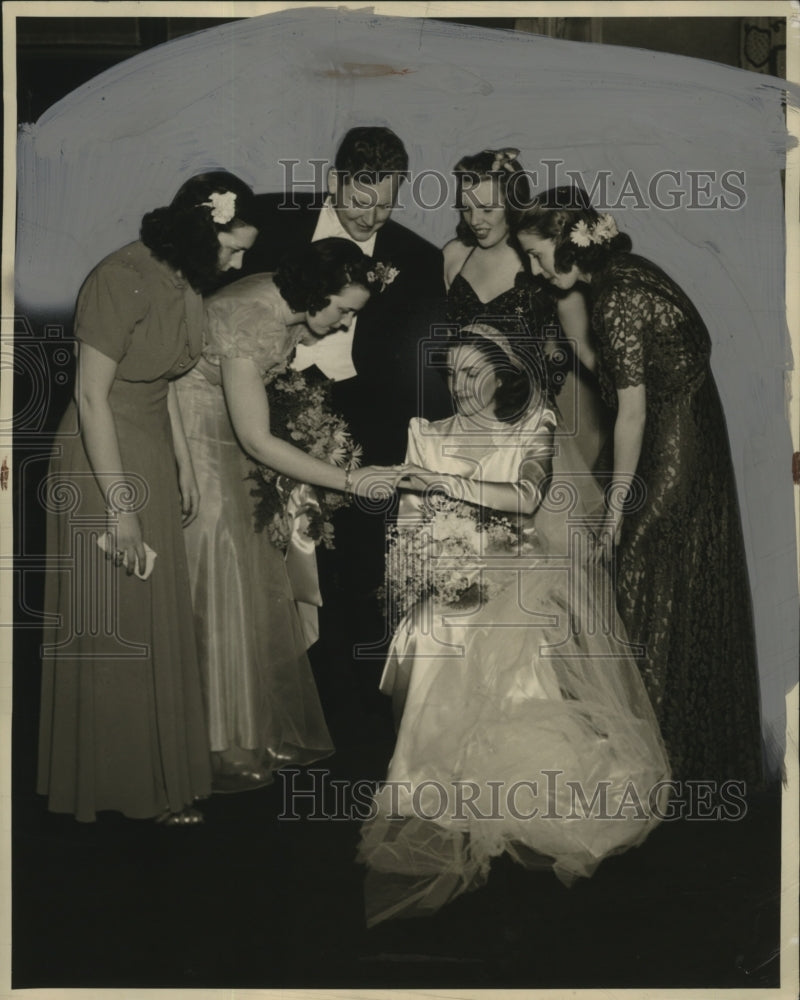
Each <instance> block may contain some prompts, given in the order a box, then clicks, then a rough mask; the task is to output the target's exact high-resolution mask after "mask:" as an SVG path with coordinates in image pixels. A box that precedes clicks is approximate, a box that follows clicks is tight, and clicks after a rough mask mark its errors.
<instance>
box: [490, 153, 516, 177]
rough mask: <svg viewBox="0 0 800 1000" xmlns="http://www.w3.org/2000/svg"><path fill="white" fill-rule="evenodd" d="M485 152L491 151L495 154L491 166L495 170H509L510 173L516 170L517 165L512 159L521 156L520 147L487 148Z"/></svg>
mask: <svg viewBox="0 0 800 1000" xmlns="http://www.w3.org/2000/svg"><path fill="white" fill-rule="evenodd" d="M484 152H486V153H491V154H492V156H494V160H493V161H492V166H491V170H492V171H493V172H494V171H495V170H500V169H503V170H507V171H508V172H509V173H513V172H514V170H515V167H514V164H513V163H512V162H511V161H512V160H516V158H517V157H518V156H519V150H518V149H512V148H509V149H487V150H484Z"/></svg>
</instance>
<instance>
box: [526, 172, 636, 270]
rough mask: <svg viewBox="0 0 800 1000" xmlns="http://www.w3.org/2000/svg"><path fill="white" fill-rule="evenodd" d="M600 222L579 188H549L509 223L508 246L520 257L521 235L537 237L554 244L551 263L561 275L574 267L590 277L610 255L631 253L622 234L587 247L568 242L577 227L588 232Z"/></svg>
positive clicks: (627, 237) (626, 238)
mask: <svg viewBox="0 0 800 1000" xmlns="http://www.w3.org/2000/svg"><path fill="white" fill-rule="evenodd" d="M599 219H600V216H599V214H598V213H597V212H596V211H595V209H593V208H592V206H591V205H590V204H589V199H588V198H587V196H586V192H585V191H584V190H583V189H582V188H580V187H577V186H572V187H570V186H567V187H558V188H551V189H550V190H549V191H545V193H544V194H542V195H537V196H536V199H535V201H534V203H533V205H532V206H531V207H530V208H528V209H526V210H525V211H523V212H520V214H519V215H518V216H517V217H516V218H515V219H514V220H513V221H512V224H511V236H512V239H511V242H512V244H513V245H514V246H515V247H516V248H517V250H518V251H519V252H521V253H522V252H523V251H522V248H521V247H520V245H519V241H518V237H519V235H520V233H536V235H537V236H540V237H541V238H542V239H544V240H552V241H553V243H554V244H555V252H554V254H553V263H554V265H555V269H556V271H558V272H559V273H562V274H563V273H565V272H567V271H569V270H570V269H571V268H572V266H573V264H574V265H575V266H576V267H577V268H578V269H579V270H580V271H583V272H584V273H587V274H591V273H592V272H593V271H596V270H597V269H598V268H600V267H602V265H603V264H605V262H606V261H607V260H608V258H609V257H610V256H611V255H612V254H615V253H618V252H619V251H627V250H630V249H631V247H632V245H633V244H632V243H631V239H630V237H629V236H628V235H627V234H625V233H617V235H616V236H613V237H611V239H607V240H603V241H602V242H601V243H590V244H589V246H579V245H578V244H577V243H575V242H574V241H573V240H572V239H571V236H570V234H571V233H572V231H573V229H574V227H575V226H576V225H578V223H580V222H584V223H585V224H586V225H587V226H588V227H589V228H590V229H591V228H592V227H593V226H594V225H595V224H596V223H597V222H598V220H599Z"/></svg>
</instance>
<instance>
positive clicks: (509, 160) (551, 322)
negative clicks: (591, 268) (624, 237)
mask: <svg viewBox="0 0 800 1000" xmlns="http://www.w3.org/2000/svg"><path fill="white" fill-rule="evenodd" d="M517 155H518V150H515V149H501V150H484V151H483V152H481V153H477V154H475V155H473V156H464V157H463V158H462V159H461V160H459V162H458V163H457V164H456V166H455V168H454V173H455V178H456V190H457V205H458V207H459V211H460V213H461V218H460V221H459V224H458V227H457V229H456V238H455V239H454V240H451V241H450V242H449V243H448V244H447V245H446V246H445V247H444V250H443V254H444V279H445V286H446V288H447V319H448V322H450V323H453V324H454V325H457V326H458V327H459V328H462V327H465V326H468V325H469V324H471V323H488V324H490V325H491V326H493V327H494V328H495V329H497V330H501V331H502V332H503V333H505V334H506V335H507V336H510V337H511V338H512V342H514V343H515V345H516V346H518V347H519V346H522V345H523V344H524V345H525V347H526V348H527V351H526V353H527V354H528V355H529V356H531V358H532V362H533V364H534V366H535V367H536V368H541V370H542V371H544V372H546V378H547V382H548V385H549V389H550V392H551V394H552V395H553V396H558V412H559V427H560V435H561V437H562V439H563V438H564V437H566V436H569V437H570V438H572V439H574V443H575V445H576V446H577V448H578V451H579V452H580V454H581V456H582V458H583V459H584V460H585V462H586V464H587V465H588V466H589V467H590V468H593V469H595V470H596V471H602V470H604V469H605V468H606V466H607V465H608V455H607V449H606V448H605V447H604V445H607V442H608V439H609V436H610V428H611V422H610V414H609V411H608V408H607V407H606V406H605V405H604V404H603V402H602V401H601V400H600V397H599V393H598V391H597V386H596V383H595V380H594V379H593V377H592V376H591V375H590V374H588V373H587V372H586V371H585V370H584V369H582V367H581V366H580V365H579V364H576V362H575V352H574V351H573V348H572V343H571V342H576V343H578V342H583V341H584V340H586V338H587V337H588V331H589V316H588V312H587V308H586V300H585V297H584V295H583V294H582V293H581V292H580V291H579V290H574V291H572V292H571V293H568V294H566V295H563V296H558V295H555V294H553V291H552V290H551V289H550V288H549V287H548V286H547V283H546V282H544V281H542V280H541V279H540V278H537V277H534V276H533V275H532V274H531V273H530V271H529V269H528V268H527V267H525V265H524V260H523V257H522V256H521V255H520V253H519V251H518V250H517V249H516V248H515V247H514V246H513V245H511V244H510V243H509V235H510V228H509V227H510V225H511V223H512V222H513V220H514V219H515V218H516V217H517V216H518V215H519V211H520V209H521V208H522V207H523V206H526V205H529V204H530V202H531V200H532V193H531V188H530V182H529V180H528V176H527V174H526V173H525V171H524V169H523V167H522V164H521V163H520V161H519V160H518V159H517ZM517 338H519V340H518V339H517Z"/></svg>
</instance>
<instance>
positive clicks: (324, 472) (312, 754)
mask: <svg viewBox="0 0 800 1000" xmlns="http://www.w3.org/2000/svg"><path fill="white" fill-rule="evenodd" d="M370 264H371V261H370V260H369V258H367V257H365V256H364V255H363V254H362V253H361V251H360V250H359V248H358V247H357V246H355V245H354V244H353V243H351V242H350V241H348V240H342V239H326V240H320V241H318V242H316V243H312V244H309V246H308V247H306V248H304V249H303V251H302V252H300V253H299V254H297V255H295V257H294V258H292V259H291V260H287V261H286V262H285V263H284V265H283V266H282V267H281V268H280V269H279V270H278V272H276V274H275V275H274V276H273V275H270V274H256V275H252V276H250V277H247V278H243V279H242V280H241V281H237V282H235V283H234V284H232V285H229V286H227V287H226V288H224V289H223V290H222V291H220V292H218V293H217V294H216V295H214V296H213V297H212V298H211V299H209V300H208V302H207V304H206V316H207V336H208V342H207V344H206V346H205V348H204V350H203V356H202V359H201V361H200V363H199V364H198V365H197V367H196V368H195V369H194V371H192V372H191V373H190V374H189V375H187V376H186V378H184V379H182V380H180V381H179V382H178V384H177V391H178V400H179V403H180V409H181V413H182V415H183V422H184V427H185V429H186V437H187V440H188V442H189V450H190V452H191V455H192V460H193V462H194V467H195V471H196V474H197V477H198V482H199V484H200V491H201V496H202V503H201V506H200V513H199V516H198V517H197V519H196V520H195V521H194V523H193V524H192V525H191V526H190V527H189V528H188V529H187V530H186V533H185V538H186V546H187V551H188V556H189V574H190V579H191V587H192V597H193V603H194V613H195V621H196V627H197V634H198V640H199V651H200V663H201V670H202V676H203V683H204V689H205V700H206V708H207V712H208V728H209V735H210V740H211V750H212V752H213V753H212V760H213V766H214V783H213V789H214V791H220V792H233V791H242V790H247V789H249V788H256V787H259V786H260V785H265V784H269V783H270V782H271V781H272V780H273V778H272V772H273V770H274V769H275V768H277V767H279V766H283V765H285V764H287V763H289V762H294V763H300V764H308V763H310V762H311V761H314V760H319V759H320V758H322V757H326V756H328V755H329V754H331V753H332V752H333V746H332V744H331V740H330V736H329V734H328V730H327V727H326V725H325V719H324V717H323V713H322V708H321V706H320V702H319V697H318V695H317V690H316V686H315V684H314V679H313V676H312V673H311V667H310V665H309V662H308V658H307V656H306V647H307V645H308V643H307V640H306V635H305V633H304V630H303V625H302V622H301V618H300V615H299V612H298V608H297V605H296V603H295V597H294V594H293V592H292V587H291V585H290V581H289V577H288V575H287V569H286V565H285V562H284V555H283V553H282V552H281V551H280V550H279V549H278V548H276V547H275V545H273V544H272V542H271V541H270V539H269V537H268V535H267V533H266V532H265V531H261V532H257V531H256V530H255V500H254V498H253V496H252V492H253V489H254V485H253V481H252V478H250V476H251V473H252V472H254V471H255V468H256V466H255V463H256V462H258V463H260V464H262V465H266V466H268V467H270V468H272V469H275V470H277V471H278V472H280V473H282V474H284V475H286V476H289V477H290V478H292V479H294V480H297V481H299V482H304V483H310V484H312V485H317V486H323V487H327V488H328V489H331V490H348V491H349V490H352V491H353V492H355V493H358V492H360V491H363V490H364V489H366V483H367V481H368V480H369V479H370V476H371V473H372V472H373V471H374V470H372V469H370V468H364V469H358V470H356V471H354V472H352V473H350V472H347V471H346V470H345V469H343V468H338V467H336V466H333V465H329V464H328V463H326V462H323V461H321V460H319V459H317V458H313V457H312V456H311V455H308V454H306V453H305V452H303V451H301V450H300V449H298V448H295V447H294V446H293V445H291V444H289V443H288V442H286V441H283V440H280V439H278V438H275V437H273V436H272V435H271V434H270V423H269V407H268V399H267V395H266V393H265V391H264V385H265V383H269V382H270V381H272V380H273V379H274V378H275V376H276V375H277V374H279V373H280V372H282V371H284V370H285V369H286V367H287V365H288V363H289V361H290V359H291V357H292V355H293V353H294V349H295V347H296V346H297V344H298V343H301V342H303V343H311V342H312V341H313V340H314V339H315V338H318V337H324V336H326V335H327V334H329V333H332V332H333V331H335V330H338V329H339V328H340V327H342V326H345V327H346V326H347V324H348V323H349V322H350V320H351V319H352V317H353V315H354V314H355V313H356V312H358V310H359V309H361V308H362V306H363V305H364V304H365V303H366V301H367V300H368V298H369V295H370V280H369V278H368V273H369V267H370Z"/></svg>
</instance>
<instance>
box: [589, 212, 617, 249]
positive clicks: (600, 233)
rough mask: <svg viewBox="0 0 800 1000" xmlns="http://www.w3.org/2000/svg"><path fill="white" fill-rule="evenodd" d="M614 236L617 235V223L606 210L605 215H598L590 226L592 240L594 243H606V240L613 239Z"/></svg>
mask: <svg viewBox="0 0 800 1000" xmlns="http://www.w3.org/2000/svg"><path fill="white" fill-rule="evenodd" d="M615 236H619V230H618V229H617V224H616V222H614V217H613V216H611V215H609V214H608V213H607V212H606V214H605V215H601V216H600V218H599V219H598V220H597V222H596V223H595V224H594V226H593V227H592V241H593V242H594V243H607V242H608V240H613V239H614V237H615Z"/></svg>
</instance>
